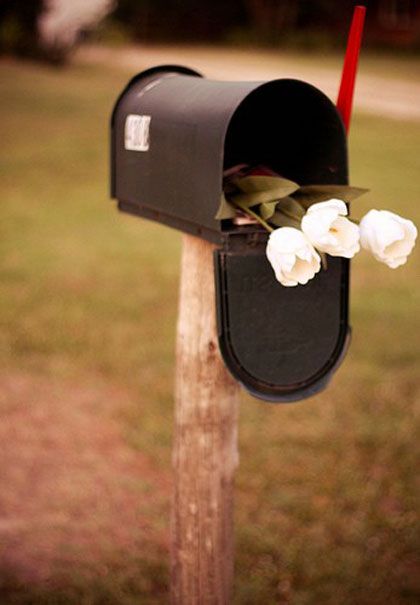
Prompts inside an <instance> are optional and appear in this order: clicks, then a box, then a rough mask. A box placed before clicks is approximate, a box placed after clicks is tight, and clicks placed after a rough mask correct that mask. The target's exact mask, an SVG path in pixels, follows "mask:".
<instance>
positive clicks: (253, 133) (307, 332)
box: [111, 66, 349, 402]
mask: <svg viewBox="0 0 420 605" xmlns="http://www.w3.org/2000/svg"><path fill="white" fill-rule="evenodd" d="M111 128H112V134H111V171H112V178H111V190H112V191H111V193H112V197H113V198H115V199H116V200H117V201H118V207H119V208H120V209H121V210H123V211H125V212H130V213H132V214H137V215H139V216H142V217H145V218H149V219H153V220H157V221H159V222H162V223H164V224H166V225H169V226H171V227H175V228H177V229H181V230H182V231H185V232H187V233H191V234H193V235H197V236H199V237H202V238H205V239H207V240H209V241H211V242H213V243H215V244H217V245H218V248H217V249H216V250H215V276H216V291H217V318H218V332H219V344H220V349H221V352H222V355H223V358H224V360H225V363H226V365H227V367H228V368H229V369H230V371H231V373H232V374H233V375H234V376H235V377H236V378H237V379H238V380H239V381H240V382H241V383H242V384H243V385H244V386H245V388H246V389H247V390H248V391H249V392H250V393H252V394H253V395H255V396H256V397H259V398H262V399H265V400H267V401H273V402H288V401H296V400H299V399H302V398H304V397H307V396H309V395H312V394H314V393H316V392H317V391H319V390H321V389H322V388H324V387H325V385H326V384H327V382H328V380H329V378H330V377H331V375H332V373H333V372H334V370H335V369H336V367H337V365H338V364H339V362H340V361H341V359H342V356H343V353H344V352H345V349H346V345H347V342H348V335H349V327H348V297H349V261H348V260H346V259H344V258H338V257H335V258H333V257H329V258H328V269H327V270H326V271H321V272H320V273H318V274H317V275H316V277H315V278H314V279H313V280H311V282H310V283H308V284H307V285H305V286H297V287H295V288H285V287H284V286H282V285H281V284H279V283H278V282H277V281H276V280H275V279H274V276H273V273H272V269H271V266H270V265H269V263H268V261H267V259H266V256H265V247H266V243H267V236H268V234H267V232H266V231H264V229H263V228H262V227H260V226H258V225H242V226H239V225H236V224H234V222H233V221H232V220H230V219H229V220H222V221H218V220H216V218H215V216H216V213H217V210H218V207H219V204H220V198H221V195H222V190H223V173H224V171H225V170H226V169H229V168H231V167H232V166H235V165H237V164H242V163H246V164H249V165H256V164H260V165H261V164H262V165H264V166H268V167H270V168H271V169H272V170H274V171H275V172H276V173H278V174H280V175H282V176H283V177H285V178H288V179H290V180H293V181H295V182H297V183H299V184H300V185H305V184H320V185H322V184H347V179H348V176H347V150H346V133H345V130H344V126H343V122H342V120H341V118H340V115H339V114H338V112H337V109H336V108H335V106H334V105H333V103H332V102H331V101H330V100H329V99H328V98H327V97H326V96H325V95H324V94H323V93H322V92H320V91H319V90H318V89H316V88H315V87H313V86H311V85H310V84H307V83H305V82H302V81H298V80H292V79H280V80H274V81H271V82H219V81H212V80H207V79H205V78H202V77H201V76H200V74H198V73H197V72H195V71H193V70H190V69H188V68H185V67H179V66H162V67H157V68H154V69H151V70H148V71H146V72H143V73H141V74H139V75H138V76H136V77H135V78H134V79H133V80H131V82H130V83H129V84H128V86H127V87H126V88H125V90H124V91H123V93H122V94H121V95H120V97H119V99H118V101H117V103H116V106H115V108H114V112H113V115H112V124H111Z"/></svg>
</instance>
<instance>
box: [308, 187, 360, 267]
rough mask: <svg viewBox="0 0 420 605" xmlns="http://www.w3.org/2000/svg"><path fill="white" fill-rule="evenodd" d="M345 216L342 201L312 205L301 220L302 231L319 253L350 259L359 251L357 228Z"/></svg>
mask: <svg viewBox="0 0 420 605" xmlns="http://www.w3.org/2000/svg"><path fill="white" fill-rule="evenodd" d="M346 216H347V206H346V204H345V203H344V202H343V200H337V199H331V200H328V201H326V202H319V203H318V204H312V206H309V208H308V210H307V212H306V214H305V216H304V217H303V218H302V224H301V225H302V231H303V232H304V234H305V235H306V237H307V238H308V239H309V241H310V242H311V244H312V245H313V246H315V248H316V249H317V250H319V251H320V252H326V253H327V254H330V255H331V256H344V257H345V258H352V257H353V256H354V255H355V254H356V253H357V252H359V250H360V244H359V227H358V226H357V225H355V224H354V223H352V222H351V221H349V219H348V218H345V217H346Z"/></svg>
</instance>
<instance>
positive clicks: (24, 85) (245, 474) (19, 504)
mask: <svg viewBox="0 0 420 605" xmlns="http://www.w3.org/2000/svg"><path fill="white" fill-rule="evenodd" d="M353 4H354V3H353V2H350V1H342V2H340V3H337V2H333V1H332V0H314V1H313V2H303V0H285V1H282V2H280V1H275V0H235V1H231V2H221V1H219V0H212V2H204V1H201V2H193V0H177V1H176V2H175V1H172V0H154V1H153V2H152V1H151V0H120V1H119V2H116V1H112V0H96V1H94V0H91V1H90V2H86V1H84V0H72V1H71V2H70V0H67V1H66V0H42V1H41V0H37V1H35V0H34V1H30V0H28V1H24V0H14V1H4V0H2V1H1V2H0V50H1V55H2V56H1V58H0V90H1V95H0V114H1V121H0V136H1V142H2V145H1V147H0V167H1V170H0V183H1V194H2V203H1V215H2V217H1V222H0V230H1V238H0V250H1V254H0V272H1V273H0V275H1V277H0V279H1V295H0V324H1V331H0V355H1V367H0V415H1V419H0V460H1V470H0V602H1V603H2V605H3V604H4V605H6V604H12V603H13V604H17V605H22V604H28V605H29V604H41V605H43V604H52V605H55V604H66V605H67V604H68V605H80V604H82V603H83V604H89V605H90V604H95V605H96V604H98V605H99V604H100V605H103V604H110V605H111V604H117V605H119V604H123V605H126V604H127V605H128V604H131V603H141V604H163V603H167V602H168V596H167V595H168V577H169V574H168V560H169V554H168V545H169V540H168V516H169V498H170V481H171V467H170V453H171V438H172V418H173V401H172V384H173V367H174V336H175V321H176V313H177V290H178V277H179V272H178V264H179V251H180V240H181V236H180V234H179V233H178V232H175V231H172V230H170V229H168V228H165V227H163V226H161V225H157V224H153V223H150V222H147V221H144V220H141V219H138V218H135V217H131V216H127V215H122V214H119V213H118V212H117V211H116V208H115V205H114V204H113V203H111V202H110V201H109V195H108V180H109V176H108V134H109V133H108V124H109V116H110V112H111V109H112V106H113V103H114V101H115V99H116V97H117V95H118V94H119V92H120V91H121V89H122V87H123V86H124V85H125V84H126V82H127V80H128V79H129V78H130V77H131V76H132V75H133V74H135V73H136V72H138V71H141V70H142V69H144V68H147V67H149V66H152V65H155V64H159V63H181V64H185V65H187V66H189V67H192V68H196V69H198V70H199V71H201V72H203V73H205V74H206V75H207V76H209V77H214V78H220V79H266V78H276V77H283V76H286V77H289V76H292V77H297V78H302V79H304V80H307V81H309V82H311V83H313V84H315V85H317V86H318V87H319V88H321V90H323V91H325V92H326V93H327V94H328V95H329V96H330V97H331V98H332V99H333V100H335V98H336V94H337V91H338V85H339V80H340V71H341V66H342V59H343V49H344V46H345V41H346V37H347V32H348V28H349V25H350V20H351V14H352V9H353ZM365 4H366V5H367V6H368V13H367V26H366V33H365V39H364V49H363V52H362V57H361V63H360V70H359V72H360V73H359V79H358V84H357V88H356V99H355V115H354V119H353V122H352V127H351V132H350V139H349V153H350V175H351V184H354V185H357V186H361V187H368V188H369V189H370V190H371V192H370V193H369V194H368V195H367V196H364V197H363V198H361V200H360V201H356V202H355V203H354V204H353V208H352V212H353V215H354V216H356V217H361V216H362V214H363V213H364V212H366V211H367V210H368V209H369V208H371V207H376V208H388V209H391V210H394V211H396V212H398V213H400V214H401V215H403V216H406V217H408V218H411V219H413V220H414V221H415V222H416V223H417V225H419V224H420V204H419V200H420V153H419V152H420V103H419V101H420V81H419V74H420V56H419V51H420V8H419V3H418V2H416V1H415V0H411V1H410V0H377V1H369V2H366V3H365ZM418 278H419V252H418V251H417V250H415V251H414V253H413V255H412V257H411V258H410V259H409V261H408V263H407V265H405V266H404V267H402V268H400V269H398V270H395V271H392V270H390V269H388V268H387V267H386V266H384V265H380V264H379V263H377V262H376V261H374V260H373V259H372V258H371V257H369V256H368V255H367V254H363V253H362V254H360V255H359V256H358V257H357V258H356V259H355V260H354V262H353V264H352V312H351V323H352V326H353V342H352V345H351V348H350V351H349V353H348V356H347V358H346V360H345V363H344V365H343V366H342V368H341V369H340V370H339V372H338V373H337V375H336V376H335V378H334V380H333V383H332V385H331V386H330V387H329V389H328V390H327V391H326V392H324V393H322V394H321V395H318V396H316V397H314V398H312V399H310V400H307V401H305V402H302V403H298V404H295V405H290V406H277V407H276V406H272V405H267V404H265V403H261V402H259V401H256V400H253V399H251V398H250V397H248V396H245V395H244V396H243V400H242V405H241V417H240V426H239V431H240V433H239V437H240V457H241V463H240V467H239V470H238V473H237V483H236V512H235V523H236V573H235V603H237V604H240V605H242V604H253V605H256V604H257V605H259V604H264V605H270V604H283V603H293V604H297V605H312V604H317V605H318V604H327V605H328V604H331V605H353V604H355V603H357V604H358V605H376V604H377V605H382V604H383V603H387V605H400V604H407V605H408V604H410V605H414V603H418V602H419V599H420V585H419V578H420V573H419V571H420V567H419V563H420V561H419V558H418V554H417V553H418V545H419V540H418V537H419V535H418V530H419V525H418V515H417V510H418V507H417V502H418V500H417V493H416V484H415V474H416V473H415V471H416V463H417V464H418V459H419V457H418V454H419V445H418V444H419V439H418V437H419V436H418V426H419V425H418V415H419V393H420V376H419V368H418V362H419V348H420V345H419V342H420V340H419V328H420V321H419V314H418V310H419V302H420V289H419V279H418Z"/></svg>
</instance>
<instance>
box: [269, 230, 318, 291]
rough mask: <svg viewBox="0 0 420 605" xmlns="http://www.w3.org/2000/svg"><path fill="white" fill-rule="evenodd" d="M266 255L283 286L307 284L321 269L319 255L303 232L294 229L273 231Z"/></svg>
mask: <svg viewBox="0 0 420 605" xmlns="http://www.w3.org/2000/svg"><path fill="white" fill-rule="evenodd" d="M266 254H267V258H268V260H269V261H270V263H271V266H272V267H273V269H274V273H275V274H276V278H277V279H278V281H279V282H280V283H281V284H283V286H297V285H298V284H306V283H308V281H309V280H310V279H312V278H313V277H314V275H315V273H318V271H319V270H320V268H321V259H320V257H319V254H317V252H316V250H315V249H314V248H313V246H312V245H311V243H310V242H309V241H308V240H307V238H306V237H305V235H304V234H303V233H302V231H299V229H295V228H293V227H281V228H280V229H275V231H272V233H271V234H270V237H269V238H268V243H267V250H266Z"/></svg>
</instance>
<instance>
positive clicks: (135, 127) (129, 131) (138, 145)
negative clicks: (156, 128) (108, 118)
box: [124, 114, 151, 151]
mask: <svg viewBox="0 0 420 605" xmlns="http://www.w3.org/2000/svg"><path fill="white" fill-rule="evenodd" d="M150 120H151V117H150V116H138V115H134V114H130V115H128V116H127V118H126V120H125V128H124V147H125V148H126V149H128V150H129V151H147V150H148V149H149V145H150V137H149V130H150Z"/></svg>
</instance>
